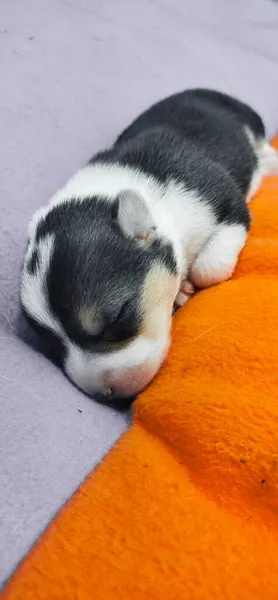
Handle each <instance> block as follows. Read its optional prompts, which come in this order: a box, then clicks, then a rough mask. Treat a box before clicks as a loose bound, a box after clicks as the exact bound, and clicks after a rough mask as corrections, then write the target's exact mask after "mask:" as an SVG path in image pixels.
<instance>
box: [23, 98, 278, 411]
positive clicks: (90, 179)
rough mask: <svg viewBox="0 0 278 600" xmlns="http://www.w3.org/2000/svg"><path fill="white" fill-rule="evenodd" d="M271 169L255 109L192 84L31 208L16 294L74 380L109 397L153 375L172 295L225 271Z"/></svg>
mask: <svg viewBox="0 0 278 600" xmlns="http://www.w3.org/2000/svg"><path fill="white" fill-rule="evenodd" d="M271 172H278V155H277V153H276V152H275V151H274V150H273V149H272V148H271V147H270V146H269V145H268V143H267V142H266V141H265V130H264V125H263V123H262V120H261V119H260V117H259V116H258V115H257V114H256V113H255V112H254V111H253V110H252V109H251V108H249V107H248V106H246V105H245V104H242V103H241V102H239V101H237V100H235V99H233V98H231V97H229V96H226V95H223V94H221V93H218V92H214V91H209V90H203V89H198V90H189V91H185V92H182V93H180V94H176V95H174V96H171V97H170V98H167V99H165V100H162V101H161V102H159V103H158V104H155V105H154V106H152V107H151V108H150V109H149V110H147V111H146V112H144V113H143V114H142V115H141V116H140V117H139V118H138V119H136V120H135V121H134V123H132V125H131V126H130V127H128V128H127V129H126V130H125V131H124V132H123V133H122V134H121V135H120V137H119V138H118V140H117V141H116V143H115V144H114V146H113V147H112V148H111V149H109V150H106V151H104V152H100V153H99V154H97V155H96V156H94V157H93V158H92V159H91V161H90V162H89V164H88V165H87V166H85V167H84V168H82V169H81V170H80V171H78V172H77V174H76V175H75V176H74V177H73V178H72V179H71V180H70V181H69V182H68V183H67V184H66V185H65V187H64V188H63V189H60V190H59V191H58V192H57V193H56V194H55V195H54V197H53V198H52V199H51V200H50V203H49V204H48V205H47V206H46V207H44V208H41V209H40V210H38V211H37V212H36V214H35V215H34V217H33V218H32V220H31V223H30V226H29V240H28V246H27V251H26V256H25V260H24V266H23V272H22V282H21V304H22V307H23V310H24V312H25V315H26V316H27V318H28V320H29V321H30V322H31V324H32V325H33V326H34V327H35V328H37V329H39V331H40V332H41V333H44V334H45V335H48V336H50V337H51V341H52V343H53V349H54V348H56V347H57V346H58V345H59V348H60V350H61V353H60V361H61V365H62V366H63V369H64V371H65V372H66V374H67V375H68V376H69V378H70V379H71V380H72V381H73V382H74V383H75V384H76V385H77V386H79V387H80V388H81V389H83V390H84V391H85V392H87V393H88V394H90V395H92V396H94V397H96V398H99V399H102V400H104V401H105V400H109V401H111V400H113V399H116V398H117V397H119V396H121V397H129V396H132V395H135V394H136V393H138V392H140V391H141V390H142V389H143V388H145V386H146V385H148V383H149V382H150V381H151V380H152V379H153V377H154V376H155V374H156V373H157V371H158V369H159V367H160V366H161V364H162V362H163V360H164V359H165V357H166V355H167V352H168V349H169V344H170V331H171V320H172V310H173V305H174V304H175V302H176V304H177V305H179V306H180V305H182V304H184V303H185V302H186V301H187V299H188V297H189V296H190V293H191V292H192V290H193V286H196V287H198V288H206V287H208V286H211V285H214V284H217V283H219V282H221V281H224V280H226V279H228V278H229V277H230V275H231V274H232V272H233V270H234V268H235V265H236V263H237V259H238V255H239V253H240V251H241V249H242V248H243V245H244V243H245V240H246V236H247V232H248V228H249V224H250V216H249V210H248V207H247V202H248V200H249V199H250V198H251V197H252V195H253V194H254V193H255V192H256V190H257V189H258V187H259V185H260V183H261V179H262V177H263V176H264V175H266V174H269V173H271ZM58 343H59V344H58Z"/></svg>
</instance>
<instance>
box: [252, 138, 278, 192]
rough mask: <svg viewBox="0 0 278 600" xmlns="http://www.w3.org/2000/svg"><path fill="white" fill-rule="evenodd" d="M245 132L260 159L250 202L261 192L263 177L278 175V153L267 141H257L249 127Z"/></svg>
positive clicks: (253, 179)
mask: <svg viewBox="0 0 278 600" xmlns="http://www.w3.org/2000/svg"><path fill="white" fill-rule="evenodd" d="M244 130H245V133H246V135H247V137H248V140H249V142H250V144H251V145H252V147H253V149H254V150H255V153H256V155H257V159H258V167H257V169H256V170H255V172H254V174H253V177H252V180H251V183H250V186H249V190H248V194H247V198H246V200H247V202H249V201H250V200H251V199H252V198H253V196H255V194H256V193H257V191H258V190H259V188H260V186H261V184H262V180H263V177H266V176H268V175H277V174H278V152H277V150H275V148H273V147H272V146H270V144H268V143H267V142H266V141H265V140H256V138H255V136H254V134H253V132H252V131H251V130H250V129H249V127H247V126H245V127H244Z"/></svg>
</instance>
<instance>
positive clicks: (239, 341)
mask: <svg viewBox="0 0 278 600" xmlns="http://www.w3.org/2000/svg"><path fill="white" fill-rule="evenodd" d="M277 148H278V137H277ZM277 197H278V177H276V178H269V179H268V180H266V181H265V183H264V185H263V188H262V190H261V192H260V193H259V194H258V196H257V198H256V200H255V201H254V204H253V215H254V221H253V227H252V230H251V235H250V238H249V241H248V243H247V247H246V249H245V250H244V251H243V253H242V256H241V258H240V262H239V265H238V268H237V271H236V273H235V275H234V277H233V279H232V280H231V281H229V282H227V283H224V284H222V285H219V286H216V287H215V288H211V289H209V290H206V291H204V292H202V293H199V294H198V295H196V296H195V298H193V299H192V300H191V301H190V302H189V303H188V305H186V307H184V308H183V309H181V310H180V312H179V313H178V314H177V316H176V318H175V319H174V324H173V336H174V340H173V345H172V349H171V351H170V355H169V358H168V359H167V362H166V364H165V366H164V368H163V369H162V371H161V373H160V375H159V376H158V377H157V379H156V380H155V381H154V382H153V384H152V385H151V386H150V388H149V389H148V390H147V391H146V392H145V393H144V394H143V395H142V396H141V397H140V399H139V400H138V401H137V402H136V403H135V409H134V424H133V426H132V428H131V429H130V430H129V432H128V433H127V434H125V435H124V436H123V437H122V439H121V440H120V441H119V442H118V443H117V444H116V446H115V447H114V449H113V450H112V451H111V452H110V454H109V455H108V456H107V458H106V460H105V461H104V462H103V463H102V465H101V466H100V467H99V468H98V469H97V470H96V472H95V473H93V474H92V475H91V476H90V477H89V478H88V479H87V481H86V482H85V483H84V484H83V486H82V487H81V488H80V489H79V491H78V492H77V493H76V495H75V496H74V497H73V499H72V500H71V501H70V502H69V503H68V505H67V506H66V507H65V508H64V509H63V511H62V512H61V514H60V515H59V516H58V517H57V518H56V520H55V521H54V523H53V525H52V526H51V527H50V528H49V529H48V531H47V532H46V533H45V535H44V536H43V537H42V539H41V540H40V541H39V543H38V544H37V545H36V547H35V549H34V550H33V552H32V553H31V555H30V556H29V557H28V558H27V559H26V561H25V563H23V565H22V566H21V567H20V568H19V570H18V571H17V573H16V574H15V576H14V577H13V579H12V580H11V582H10V584H9V585H8V587H7V588H6V591H4V593H3V600H21V598H24V600H33V599H34V598H36V600H54V599H55V600H56V599H57V600H58V599H61V598H67V600H71V599H72V600H74V599H75V600H77V599H78V600H91V598H92V597H93V598H94V599H95V600H103V599H104V598H105V600H110V599H111V600H124V599H130V598H134V599H138V600H141V599H146V600H147V599H150V598H151V599H152V600H161V599H162V598H165V599H167V600H180V599H181V598H182V599H183V600H186V599H188V600H201V599H204V600H208V599H213V600H223V598H224V599H225V598H227V599H229V600H246V598H248V599H253V600H260V599H261V598H268V599H269V600H277V597H278V577H277V569H278V537H277V529H278V519H277V510H278V495H277V488H278V451H277V435H278V433H277V427H278V426H277V423H278V405H277V396H278V393H277V389H278V378H277V369H276V364H277V359H278V350H277V344H276V331H277V327H278V308H277V307H278V212H277Z"/></svg>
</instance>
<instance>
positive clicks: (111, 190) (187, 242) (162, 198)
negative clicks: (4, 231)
mask: <svg viewBox="0 0 278 600" xmlns="http://www.w3.org/2000/svg"><path fill="white" fill-rule="evenodd" d="M124 190H134V192H136V193H137V194H139V195H140V196H142V198H144V200H145V202H146V204H147V206H148V209H149V211H150V214H151V217H152V220H153V222H154V224H155V225H156V228H157V234H158V235H159V236H160V237H162V238H164V239H166V240H168V241H170V242H171V243H172V245H173V249H174V252H175V257H176V260H177V263H178V265H179V268H180V269H181V270H182V271H185V270H186V268H187V266H188V265H187V260H186V259H187V258H188V256H190V255H191V254H192V255H196V253H197V252H198V249H199V248H200V247H201V246H202V245H203V243H204V242H205V241H206V239H207V238H208V237H209V235H210V233H211V229H212V227H213V226H214V224H215V219H214V216H213V213H212V210H211V209H210V207H209V206H207V205H206V204H205V203H204V202H202V200H201V199H200V197H199V196H198V193H197V192H195V191H189V190H186V188H185V187H184V186H182V185H179V184H177V183H176V182H175V181H173V180H172V181H171V180H170V181H169V182H168V183H167V184H165V185H162V184H159V183H158V182H157V181H156V180H155V178H153V177H151V176H149V175H146V174H144V173H142V172H140V171H139V170H137V169H134V168H131V167H122V166H119V165H106V164H103V165H102V164H95V165H92V166H86V167H84V168H83V169H80V170H79V171H78V172H77V173H76V175H75V176H74V177H72V179H70V181H69V182H68V183H67V184H66V185H65V187H64V188H62V189H61V190H59V191H58V192H57V193H56V194H55V195H54V196H53V197H52V198H51V200H50V202H49V204H48V205H47V206H45V207H43V208H40V209H39V210H38V211H37V212H36V213H35V214H34V216H33V218H32V220H31V223H30V225H29V238H30V239H32V238H33V237H34V235H35V232H36V228H37V226H38V224H39V222H40V220H41V219H42V218H43V217H45V216H46V215H47V213H48V212H49V211H50V210H51V208H53V207H54V206H57V205H58V204H60V203H63V202H73V201H74V199H79V200H82V199H84V198H87V197H88V196H94V195H96V196H99V197H102V198H103V199H107V200H108V202H109V201H113V200H114V199H115V198H116V196H118V195H119V194H120V193H121V192H123V191H124Z"/></svg>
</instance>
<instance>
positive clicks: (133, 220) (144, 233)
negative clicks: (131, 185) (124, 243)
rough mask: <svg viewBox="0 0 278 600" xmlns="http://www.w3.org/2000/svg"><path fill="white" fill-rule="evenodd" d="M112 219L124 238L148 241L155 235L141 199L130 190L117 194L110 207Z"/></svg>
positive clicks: (152, 223) (152, 224) (147, 211)
mask: <svg viewBox="0 0 278 600" xmlns="http://www.w3.org/2000/svg"><path fill="white" fill-rule="evenodd" d="M112 217H113V219H115V220H116V221H117V223H118V225H119V227H120V229H121V230H122V232H123V234H124V235H125V236H126V237H132V238H136V239H138V240H150V239H152V238H153V237H154V235H155V230H156V227H155V224H154V222H153V219H152V216H151V214H150V212H149V209H148V207H147V206H146V204H145V202H144V200H143V198H141V196H140V195H139V194H137V193H136V192H134V191H132V190H125V191H123V192H121V193H120V194H119V196H118V197H117V199H116V200H115V202H114V204H113V206H112Z"/></svg>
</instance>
